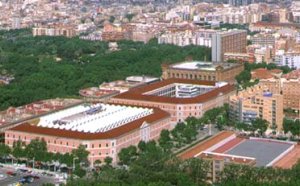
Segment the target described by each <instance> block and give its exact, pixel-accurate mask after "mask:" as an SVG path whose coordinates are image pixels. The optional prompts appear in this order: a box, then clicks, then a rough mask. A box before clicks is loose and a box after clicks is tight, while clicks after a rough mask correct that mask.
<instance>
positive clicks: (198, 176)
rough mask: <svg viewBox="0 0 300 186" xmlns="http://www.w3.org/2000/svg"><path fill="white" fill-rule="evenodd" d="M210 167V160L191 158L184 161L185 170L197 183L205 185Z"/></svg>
mask: <svg viewBox="0 0 300 186" xmlns="http://www.w3.org/2000/svg"><path fill="white" fill-rule="evenodd" d="M208 169H209V164H208V162H206V161H204V160H202V159H199V158H191V159H188V160H186V161H185V162H184V170H185V172H187V174H188V175H189V176H190V177H191V179H192V180H193V182H194V183H195V184H196V185H204V184H205V183H206V179H207V174H208Z"/></svg>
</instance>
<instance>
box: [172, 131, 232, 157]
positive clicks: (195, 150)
mask: <svg viewBox="0 0 300 186" xmlns="http://www.w3.org/2000/svg"><path fill="white" fill-rule="evenodd" d="M231 135H234V132H232V131H222V132H220V133H218V134H217V135H215V136H212V137H210V138H209V139H207V140H205V141H203V142H200V143H199V144H197V145H196V146H194V147H192V148H190V149H188V150H186V151H184V152H183V153H181V154H179V155H178V157H180V158H181V159H189V158H193V157H194V156H195V155H197V154H199V153H201V152H203V151H205V150H207V149H209V148H210V147H212V146H213V145H215V144H217V143H219V142H220V141H222V140H224V139H226V138H228V137H230V136H231Z"/></svg>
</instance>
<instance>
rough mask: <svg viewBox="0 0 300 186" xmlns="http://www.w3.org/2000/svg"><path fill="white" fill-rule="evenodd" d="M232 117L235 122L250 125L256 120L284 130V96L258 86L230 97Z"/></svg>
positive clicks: (278, 129)
mask: <svg viewBox="0 0 300 186" xmlns="http://www.w3.org/2000/svg"><path fill="white" fill-rule="evenodd" d="M229 105H230V117H231V118H232V119H234V120H235V121H241V122H246V123H250V122H251V121H252V120H254V119H256V118H262V119H265V120H267V121H268V122H269V124H270V125H269V127H270V128H271V127H273V126H276V129H277V131H281V130H282V121H283V95H281V94H276V93H272V92H270V90H269V89H268V88H267V87H264V86H262V85H256V86H254V87H250V88H247V89H246V90H243V91H241V92H238V93H237V94H236V95H233V96H230V98H229Z"/></svg>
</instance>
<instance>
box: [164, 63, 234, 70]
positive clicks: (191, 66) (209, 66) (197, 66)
mask: <svg viewBox="0 0 300 186" xmlns="http://www.w3.org/2000/svg"><path fill="white" fill-rule="evenodd" d="M239 65H240V64H237V63H213V62H204V61H191V62H182V63H177V64H173V65H170V67H171V68H174V69H184V70H205V71H215V70H216V68H217V67H223V68H224V69H229V68H232V67H235V66H239Z"/></svg>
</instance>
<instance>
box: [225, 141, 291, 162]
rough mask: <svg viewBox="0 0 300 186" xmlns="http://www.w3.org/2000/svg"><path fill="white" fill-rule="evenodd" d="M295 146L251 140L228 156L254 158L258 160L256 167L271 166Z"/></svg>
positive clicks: (243, 143)
mask: <svg viewBox="0 0 300 186" xmlns="http://www.w3.org/2000/svg"><path fill="white" fill-rule="evenodd" d="M293 145H294V144H291V143H285V142H281V141H276V140H274V141H272V140H262V139H250V140H245V141H243V142H241V143H240V144H238V145H237V146H235V147H234V148H233V149H231V150H229V151H228V152H226V154H231V155H237V156H247V157H253V158H255V159H256V166H269V165H272V161H273V160H275V159H276V158H277V157H279V156H280V155H281V154H283V153H284V152H285V151H287V150H288V149H289V148H290V147H292V146H293Z"/></svg>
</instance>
